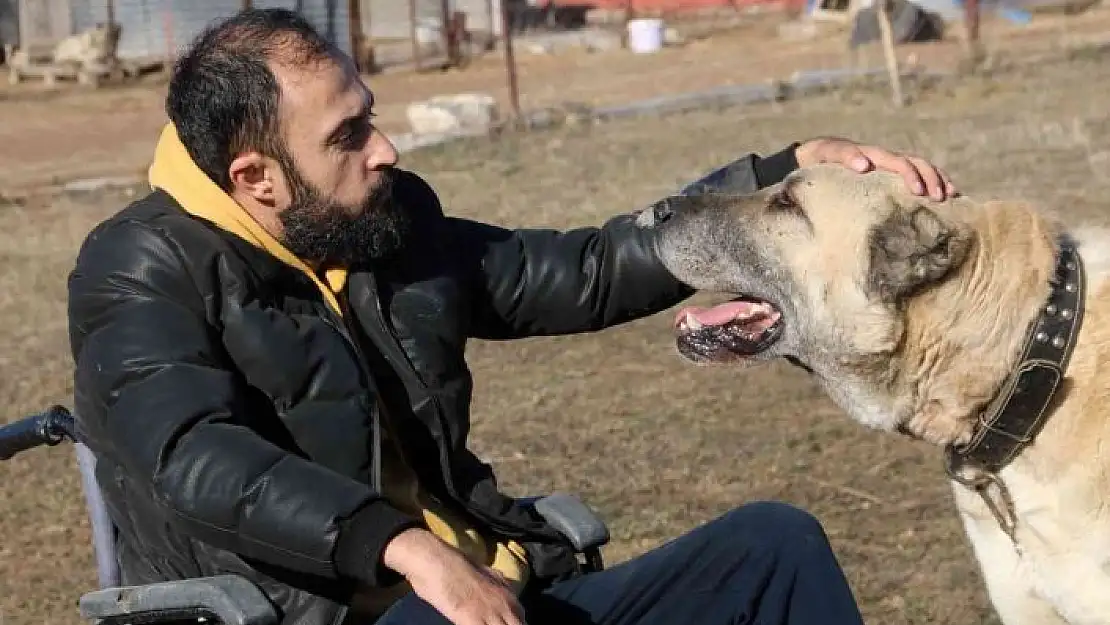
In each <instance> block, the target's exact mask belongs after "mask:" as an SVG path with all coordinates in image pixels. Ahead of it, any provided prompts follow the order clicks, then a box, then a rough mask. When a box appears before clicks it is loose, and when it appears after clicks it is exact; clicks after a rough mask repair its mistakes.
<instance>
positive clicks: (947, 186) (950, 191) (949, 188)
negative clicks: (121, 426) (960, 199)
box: [939, 169, 959, 197]
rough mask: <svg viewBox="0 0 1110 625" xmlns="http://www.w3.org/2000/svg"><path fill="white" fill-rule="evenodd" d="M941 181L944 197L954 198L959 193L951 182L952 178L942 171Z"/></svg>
mask: <svg viewBox="0 0 1110 625" xmlns="http://www.w3.org/2000/svg"><path fill="white" fill-rule="evenodd" d="M939 171H940V177H941V180H943V181H944V197H956V195H957V194H958V193H959V191H957V190H956V184H955V183H953V182H952V178H951V177H949V176H948V173H947V172H945V171H944V170H943V169H940V170H939Z"/></svg>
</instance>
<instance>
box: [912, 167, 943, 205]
mask: <svg viewBox="0 0 1110 625" xmlns="http://www.w3.org/2000/svg"><path fill="white" fill-rule="evenodd" d="M909 161H910V162H911V163H912V164H913V166H914V169H916V170H917V173H918V175H919V176H921V181H922V182H923V183H924V184H925V192H926V193H927V194H928V195H929V197H931V198H933V199H934V200H937V201H940V200H943V199H944V197H945V194H944V179H942V178H941V177H940V171H939V170H938V169H937V168H936V167H933V165H932V164H930V163H929V162H928V161H926V160H925V159H923V158H918V157H910V158H909Z"/></svg>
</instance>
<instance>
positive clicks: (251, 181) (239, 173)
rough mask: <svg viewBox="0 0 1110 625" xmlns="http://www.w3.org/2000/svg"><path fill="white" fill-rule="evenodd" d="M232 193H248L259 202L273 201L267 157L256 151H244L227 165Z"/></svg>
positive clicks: (269, 164) (272, 187) (271, 174)
mask: <svg viewBox="0 0 1110 625" xmlns="http://www.w3.org/2000/svg"><path fill="white" fill-rule="evenodd" d="M228 175H229V177H230V179H231V190H232V192H233V193H240V194H243V195H248V196H250V197H252V198H254V199H255V200H257V201H258V202H261V203H273V201H274V182H275V181H274V176H273V171H271V163H270V161H269V159H267V158H266V157H264V156H262V155H261V154H259V153H258V152H244V153H242V154H240V155H239V156H237V157H235V159H234V160H233V161H231V165H230V166H229V167H228Z"/></svg>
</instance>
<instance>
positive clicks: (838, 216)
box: [641, 165, 975, 427]
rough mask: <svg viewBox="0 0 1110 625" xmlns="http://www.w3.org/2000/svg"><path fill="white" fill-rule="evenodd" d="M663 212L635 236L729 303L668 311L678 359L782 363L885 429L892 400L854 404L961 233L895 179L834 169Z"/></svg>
mask: <svg viewBox="0 0 1110 625" xmlns="http://www.w3.org/2000/svg"><path fill="white" fill-rule="evenodd" d="M667 202H668V203H669V206H667V207H666V208H669V209H670V210H665V211H662V212H663V213H665V215H664V218H655V219H652V218H644V219H643V220H641V226H643V227H653V228H657V229H659V235H660V236H659V246H660V247H659V251H660V254H661V256H662V258H663V260H664V263H665V264H666V265H667V267H668V269H670V271H671V272H672V273H674V274H675V276H676V277H678V278H679V279H680V280H682V281H684V282H686V283H687V284H689V285H691V286H693V287H695V288H698V289H700V290H705V291H714V292H722V293H727V294H729V295H730V296H735V299H731V300H730V301H728V302H725V303H723V304H720V305H717V306H714V307H711V308H687V309H683V310H682V311H681V312H680V313H679V315H678V317H677V318H676V320H675V328H674V329H675V335H676V341H677V346H678V350H679V352H680V353H681V354H682V355H683V356H684V357H686V358H687V359H689V360H691V361H694V362H697V363H703V364H709V363H733V364H741V363H750V362H755V361H760V360H767V359H771V358H775V357H785V358H789V359H790V360H791V361H792V362H794V363H795V364H799V365H801V366H803V367H805V368H806V369H808V370H810V371H812V372H814V373H816V374H817V375H818V376H819V377H820V378H822V379H823V380H824V381H826V382H831V384H827V386H828V387H829V390H830V391H831V392H832V394H833V395H834V399H837V400H838V401H839V403H841V405H842V406H844V407H845V408H846V409H848V410H849V412H852V413H854V414H855V415H856V416H857V417H858V418H860V419H861V420H865V421H870V422H872V424H873V425H876V426H883V427H893V426H894V425H895V424H894V423H886V422H883V421H886V420H891V419H894V418H895V417H893V411H892V410H891V408H892V407H891V406H890V405H889V402H890V401H893V399H892V398H878V397H870V398H866V399H861V397H860V396H861V394H867V393H875V392H877V391H876V389H877V388H879V387H881V386H882V384H881V383H880V382H879V380H878V379H876V377H877V376H878V377H882V376H884V375H887V371H888V370H889V367H890V365H891V362H892V359H894V358H895V357H896V354H897V352H898V351H899V349H900V345H901V344H902V342H903V338H904V334H905V332H906V315H907V308H908V306H909V304H910V303H911V302H912V301H913V300H914V299H915V298H918V297H920V296H922V294H923V293H925V292H927V291H928V290H929V289H931V288H933V287H936V286H937V285H939V284H943V283H944V282H945V281H946V280H949V279H951V277H952V276H953V274H954V273H955V271H956V270H957V269H958V268H959V267H960V266H961V264H962V263H963V262H964V260H965V258H966V257H967V255H968V252H969V250H970V248H971V246H972V244H973V242H974V240H975V235H974V231H973V230H972V229H971V228H970V227H968V226H966V225H964V224H961V223H960V222H958V221H956V220H953V219H950V218H948V217H946V212H945V211H944V210H941V205H939V204H937V203H934V202H932V201H930V200H928V199H926V198H922V197H919V196H915V195H913V194H911V193H910V192H909V191H908V190H907V189H906V188H905V183H904V182H903V180H902V179H901V178H900V177H899V176H896V175H893V174H888V173H884V172H873V173H868V174H859V173H857V172H854V171H851V170H849V169H847V168H844V167H841V166H834V165H821V166H816V167H812V168H807V169H803V170H798V171H795V172H794V173H792V174H791V175H790V176H788V177H787V178H786V179H785V180H784V181H783V182H782V183H780V184H777V185H774V186H772V187H769V188H766V189H764V190H761V191H759V192H756V193H753V194H750V195H746V196H726V195H703V196H692V197H677V198H671V199H669V200H668V201H667ZM659 212H660V211H656V213H657V214H658V213H659ZM853 380H856V381H858V382H860V384H856V385H853ZM833 386H835V388H833ZM852 386H855V388H850V387H852ZM864 404H867V405H866V406H865V405H864ZM862 413H872V414H870V415H864V414H862Z"/></svg>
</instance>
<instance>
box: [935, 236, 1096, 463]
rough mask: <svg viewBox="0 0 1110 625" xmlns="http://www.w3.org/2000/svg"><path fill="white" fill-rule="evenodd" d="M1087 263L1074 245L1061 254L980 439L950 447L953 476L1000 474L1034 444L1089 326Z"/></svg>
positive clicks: (982, 422) (981, 424)
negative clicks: (966, 471) (1044, 298)
mask: <svg viewBox="0 0 1110 625" xmlns="http://www.w3.org/2000/svg"><path fill="white" fill-rule="evenodd" d="M1085 286H1086V285H1085V275H1084V271H1083V260H1082V258H1080V256H1079V252H1078V251H1077V250H1076V249H1075V246H1074V244H1073V243H1071V242H1070V241H1067V242H1064V243H1063V244H1062V245H1061V247H1060V250H1059V255H1058V257H1057V262H1056V273H1055V276H1054V278H1053V280H1052V292H1051V294H1050V295H1049V297H1048V301H1047V302H1046V303H1045V305H1044V307H1043V308H1042V309H1041V312H1040V314H1039V315H1037V318H1036V319H1034V320H1033V322H1032V323H1031V324H1030V326H1029V332H1028V335H1027V338H1026V341H1025V345H1024V348H1023V349H1022V353H1021V358H1020V359H1019V360H1018V363H1017V366H1016V367H1015V369H1014V372H1013V373H1011V374H1010V376H1009V377H1008V378H1007V380H1006V383H1005V384H1004V385H1003V387H1002V390H1001V391H1000V392H999V394H998V395H997V396H996V397H995V399H994V400H993V401H992V402H991V404H990V405H989V406H988V407H987V409H986V410H984V411H983V412H982V413H981V414H980V416H979V419H978V426H977V427H976V431H975V435H974V437H973V438H972V440H971V441H970V442H969V443H968V444H967V445H964V446H963V447H959V448H957V447H949V448H948V450H947V460H948V469H949V474H950V475H952V476H953V477H955V478H956V479H958V480H959V481H965V480H964V479H960V478H959V477H957V476H958V475H961V474H962V473H961V471H960V470H961V469H964V468H968V467H970V468H973V469H978V470H979V472H980V473H982V472H986V473H988V474H992V475H994V474H997V473H998V472H999V471H1001V470H1002V468H1003V467H1005V466H1006V465H1007V464H1009V463H1010V462H1011V461H1012V460H1013V459H1014V458H1015V457H1016V456H1017V455H1018V454H1019V453H1020V452H1021V450H1022V449H1024V448H1025V446H1026V445H1028V444H1029V443H1030V442H1032V441H1033V439H1034V437H1036V435H1037V433H1038V432H1039V431H1040V429H1041V427H1042V426H1043V425H1044V422H1045V420H1046V419H1047V417H1048V415H1049V414H1050V413H1051V412H1052V407H1053V402H1054V399H1055V398H1056V393H1057V391H1058V390H1059V388H1060V383H1061V382H1062V381H1063V379H1064V374H1065V372H1066V371H1067V366H1068V362H1069V360H1070V359H1071V354H1072V350H1073V349H1074V348H1075V341H1076V337H1077V336H1078V335H1079V330H1080V327H1081V326H1082V323H1083V299H1084V292H1085Z"/></svg>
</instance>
